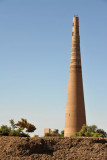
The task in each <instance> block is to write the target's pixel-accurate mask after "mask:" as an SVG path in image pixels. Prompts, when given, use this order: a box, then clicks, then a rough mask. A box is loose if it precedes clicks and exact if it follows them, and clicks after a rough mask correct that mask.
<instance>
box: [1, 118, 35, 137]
mask: <svg viewBox="0 0 107 160" xmlns="http://www.w3.org/2000/svg"><path fill="white" fill-rule="evenodd" d="M9 122H10V124H11V127H8V126H7V125H2V126H1V127H0V135H3V136H19V137H29V134H28V133H30V132H34V131H35V130H36V127H35V126H34V125H33V124H31V123H28V122H27V120H26V119H24V118H22V119H21V121H18V122H17V123H16V124H15V122H14V120H13V119H11V120H10V121H9ZM24 130H25V131H24ZM25 132H26V133H25Z"/></svg>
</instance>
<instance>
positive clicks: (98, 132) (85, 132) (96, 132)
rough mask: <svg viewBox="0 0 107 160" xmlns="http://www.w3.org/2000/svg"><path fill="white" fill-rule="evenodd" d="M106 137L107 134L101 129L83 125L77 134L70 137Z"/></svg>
mask: <svg viewBox="0 0 107 160" xmlns="http://www.w3.org/2000/svg"><path fill="white" fill-rule="evenodd" d="M77 136H80V137H81V136H82V137H107V133H106V132H105V131H104V130H103V129H98V128H97V126H96V125H92V126H88V125H83V126H82V128H81V130H80V131H79V132H76V133H75V134H74V135H72V137H77Z"/></svg>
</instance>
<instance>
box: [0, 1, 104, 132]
mask: <svg viewBox="0 0 107 160" xmlns="http://www.w3.org/2000/svg"><path fill="white" fill-rule="evenodd" d="M74 14H78V16H79V19H80V42H81V58H82V71H83V85H84V96H85V107H86V116H87V124H89V125H92V124H96V125H97V126H98V127H99V128H103V129H104V130H106V131H107V1H106V0H90V1H88V0H87V1H86V0H81V1H80V0H0V125H2V124H7V125H9V122H8V121H9V120H10V119H11V118H13V119H14V120H15V121H17V120H20V119H21V118H22V117H23V118H27V119H28V121H29V122H31V123H33V124H35V126H36V127H37V131H36V132H35V133H37V134H39V135H43V130H44V128H52V129H53V128H57V129H59V130H63V129H64V121H65V109H66V101H67V90H68V77H69V65H70V54H71V53H70V52H71V40H72V19H73V16H74Z"/></svg>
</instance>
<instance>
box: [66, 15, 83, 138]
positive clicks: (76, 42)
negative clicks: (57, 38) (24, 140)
mask: <svg viewBox="0 0 107 160" xmlns="http://www.w3.org/2000/svg"><path fill="white" fill-rule="evenodd" d="M83 124H86V116H85V105H84V93H83V82H82V69H81V54H80V36H79V18H78V17H77V16H74V18H73V29H72V49H71V62H70V71H69V83H68V95H67V105H66V115H65V130H64V137H70V136H71V135H73V134H74V133H75V132H78V131H80V130H81V127H82V125H83Z"/></svg>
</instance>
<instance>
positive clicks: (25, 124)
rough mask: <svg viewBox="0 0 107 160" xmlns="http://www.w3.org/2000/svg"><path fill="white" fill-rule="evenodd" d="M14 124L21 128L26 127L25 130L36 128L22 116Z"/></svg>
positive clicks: (30, 130)
mask: <svg viewBox="0 0 107 160" xmlns="http://www.w3.org/2000/svg"><path fill="white" fill-rule="evenodd" d="M16 126H18V127H19V128H20V129H22V130H24V129H26V130H25V131H26V132H34V131H35V130H36V127H35V126H34V125H33V124H31V123H28V122H27V120H26V119H24V118H22V119H21V121H18V122H17V123H16Z"/></svg>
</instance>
